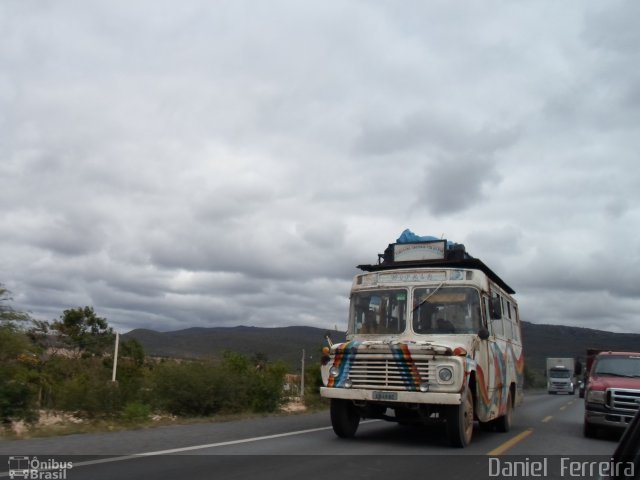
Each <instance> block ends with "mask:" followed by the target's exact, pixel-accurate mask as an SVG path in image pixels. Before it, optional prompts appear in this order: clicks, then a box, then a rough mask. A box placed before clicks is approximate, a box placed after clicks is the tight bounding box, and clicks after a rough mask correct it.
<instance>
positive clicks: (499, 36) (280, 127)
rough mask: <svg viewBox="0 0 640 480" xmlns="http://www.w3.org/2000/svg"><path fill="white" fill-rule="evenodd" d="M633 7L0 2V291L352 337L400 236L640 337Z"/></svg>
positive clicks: (40, 306) (149, 317) (546, 304)
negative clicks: (474, 262) (455, 246)
mask: <svg viewBox="0 0 640 480" xmlns="http://www.w3.org/2000/svg"><path fill="white" fill-rule="evenodd" d="M639 15H640V2H636V1H631V0H629V1H615V0H610V1H607V2H596V1H592V2H589V1H580V2H557V1H551V0H550V1H531V2H512V1H508V0H506V1H497V0H496V1H468V2H450V1H445V0H442V1H435V0H434V1H403V2H397V1H374V2H372V1H362V0H351V1H348V0H340V1H332V0H328V1H326V0H323V1H322V2H314V1H305V2H301V1H297V0H290V1H280V0H273V1H268V2H265V1H243V0H229V1H215V2H211V1H206V0H202V1H197V0H181V1H180V2H176V1H171V0H165V1H158V0H137V1H134V2H132V1H130V0H121V1H117V0H112V1H111V0H110V1H97V0H95V1H94V0H68V1H67V0H61V1H55V2H54V1H43V0H37V1H36V0H4V1H2V2H1V3H0V283H2V284H4V285H5V287H7V288H8V289H10V290H11V292H12V294H13V302H12V306H13V307H14V308H16V309H20V310H26V311H30V312H31V313H32V314H33V315H34V316H35V317H36V318H39V319H43V320H53V319H56V318H57V317H59V316H60V314H61V313H62V311H63V310H65V309H68V308H75V307H78V306H85V305H91V306H94V308H95V309H96V311H97V313H98V314H99V315H100V316H104V317H106V318H107V319H108V320H109V322H110V324H111V325H112V326H114V327H115V328H116V329H117V330H119V331H122V332H124V331H128V330H130V329H132V328H137V327H144V328H152V329H155V330H176V329H180V328H187V327H192V326H205V327H207V326H235V325H255V326H287V325H309V326H316V327H320V328H330V327H333V326H335V325H337V326H338V328H345V326H346V314H347V305H348V294H349V288H350V283H351V278H352V276H353V275H354V274H355V273H357V269H356V268H355V266H356V265H358V264H362V263H374V262H375V261H376V260H377V254H378V253H381V252H382V251H383V250H384V248H385V247H386V246H387V244H389V243H392V242H394V241H395V240H396V238H397V237H398V236H399V235H400V233H401V232H402V231H403V230H404V229H405V228H410V229H411V230H413V231H414V232H415V233H417V234H419V235H433V236H437V237H444V238H447V239H449V240H452V241H455V242H459V243H464V244H465V245H466V247H467V250H468V251H469V252H470V253H471V254H472V255H474V256H476V257H479V258H481V259H482V260H484V261H485V263H487V264H489V265H490V266H491V267H492V268H493V269H494V270H495V271H496V272H497V273H498V274H499V275H501V276H502V277H503V278H504V279H505V280H506V281H507V283H509V284H510V285H511V286H512V287H513V288H514V289H515V290H516V292H517V297H516V298H517V299H518V300H519V303H520V310H521V315H522V318H523V319H524V320H527V321H530V322H534V323H551V324H563V325H575V326H585V327H591V328H598V329H602V330H611V331H616V332H635V333H640V229H639V225H640V188H639V187H640V164H639V163H638V155H639V154H638V152H640V69H639V68H638V65H640V49H639V48H638V45H640V30H639V29H638V28H637V19H638V17H639Z"/></svg>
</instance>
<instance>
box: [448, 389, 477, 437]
mask: <svg viewBox="0 0 640 480" xmlns="http://www.w3.org/2000/svg"><path fill="white" fill-rule="evenodd" d="M447 436H448V437H449V443H450V444H451V446H453V447H459V448H464V447H466V446H467V445H469V444H470V443H471V437H472V436H473V395H472V394H471V388H469V387H467V388H466V389H465V392H464V394H463V397H462V403H461V404H460V405H456V406H455V407H452V408H451V409H450V410H449V415H448V418H447Z"/></svg>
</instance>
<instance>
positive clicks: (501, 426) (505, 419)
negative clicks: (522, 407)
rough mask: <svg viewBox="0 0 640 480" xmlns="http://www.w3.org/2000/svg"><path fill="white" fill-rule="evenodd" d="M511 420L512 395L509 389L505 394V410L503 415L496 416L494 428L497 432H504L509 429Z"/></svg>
mask: <svg viewBox="0 0 640 480" xmlns="http://www.w3.org/2000/svg"><path fill="white" fill-rule="evenodd" d="M512 421H513V397H512V395H511V391H509V395H508V396H507V411H506V412H505V413H504V416H502V417H500V418H497V419H496V420H495V422H496V430H498V431H499V432H503V433H506V432H508V431H509V430H511V422H512Z"/></svg>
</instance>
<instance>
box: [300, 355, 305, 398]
mask: <svg viewBox="0 0 640 480" xmlns="http://www.w3.org/2000/svg"><path fill="white" fill-rule="evenodd" d="M303 398H304V348H303V349H302V374H301V375H300V399H303Z"/></svg>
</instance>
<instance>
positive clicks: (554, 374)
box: [547, 357, 577, 395]
mask: <svg viewBox="0 0 640 480" xmlns="http://www.w3.org/2000/svg"><path fill="white" fill-rule="evenodd" d="M575 369H576V364H575V360H574V359H573V358H554V357H551V358H547V391H548V392H549V393H550V394H557V393H568V394H569V395H573V394H574V393H576V385H577V381H576V378H575Z"/></svg>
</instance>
